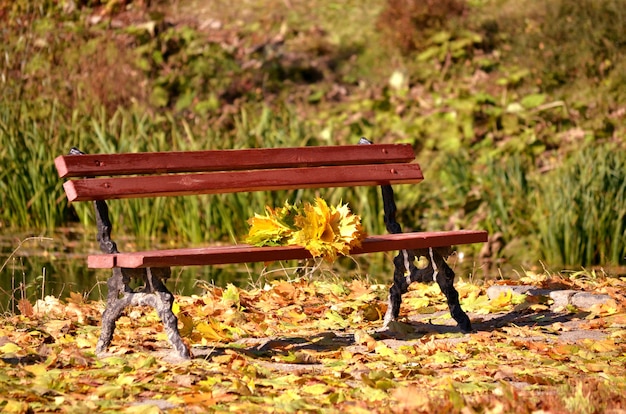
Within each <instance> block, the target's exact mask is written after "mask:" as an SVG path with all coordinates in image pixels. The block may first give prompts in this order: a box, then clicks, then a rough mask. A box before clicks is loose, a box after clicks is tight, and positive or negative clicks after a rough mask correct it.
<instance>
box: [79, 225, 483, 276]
mask: <svg viewBox="0 0 626 414" xmlns="http://www.w3.org/2000/svg"><path fill="white" fill-rule="evenodd" d="M486 241H487V232H486V231H480V230H457V231H437V232H413V233H398V234H383V235H379V236H370V237H368V238H366V239H365V240H364V241H363V242H362V245H361V247H358V248H354V249H352V250H351V251H350V254H351V255H357V254H365V253H375V252H384V251H393V250H402V249H412V250H418V249H425V248H428V247H445V246H452V245H459V244H472V243H482V242H486ZM311 257H312V256H311V253H310V252H309V251H308V250H306V249H305V248H304V247H301V246H264V247H257V246H251V245H248V244H238V245H227V246H213V247H201V248H190V249H168V250H149V251H143V252H131V253H115V254H95V255H90V256H88V259H87V262H88V266H89V267H90V268H95V269H109V268H114V267H124V268H145V267H169V266H201V265H219V264H232V263H250V262H273V261H278V260H300V259H308V258H311Z"/></svg>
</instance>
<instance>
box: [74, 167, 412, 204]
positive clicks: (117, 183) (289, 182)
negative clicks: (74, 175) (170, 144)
mask: <svg viewBox="0 0 626 414" xmlns="http://www.w3.org/2000/svg"><path fill="white" fill-rule="evenodd" d="M76 157H79V156H76ZM423 179H424V176H423V175H422V171H421V169H420V167H419V165H418V164H376V165H346V166H330V167H305V168H284V169H278V170H251V171H228V172H223V171H220V172H213V173H205V174H175V175H155V176H137V177H116V178H87V179H82V180H71V181H67V182H65V183H64V184H63V187H64V188H65V192H66V194H67V198H68V200H69V201H87V200H109V199H120V198H137V197H159V196H182V195H198V194H222V193H236V192H249V191H266V190H286V189H302V188H330V187H351V186H363V185H367V186H370V185H371V186H374V185H388V184H410V183H419V182H420V181H422V180H423Z"/></svg>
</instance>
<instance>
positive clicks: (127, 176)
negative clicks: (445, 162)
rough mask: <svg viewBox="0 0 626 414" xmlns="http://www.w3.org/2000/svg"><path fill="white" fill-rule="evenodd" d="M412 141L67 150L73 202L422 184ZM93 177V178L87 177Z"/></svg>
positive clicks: (59, 161)
mask: <svg viewBox="0 0 626 414" xmlns="http://www.w3.org/2000/svg"><path fill="white" fill-rule="evenodd" d="M414 160H415V153H414V152H413V148H412V147H411V146H410V145H409V144H372V145H341V146H320V147H299V148H259V149H240V150H211V151H186V152H156V153H132V154H131V153H129V154H97V155H93V154H85V155H65V156H60V157H57V158H56V159H55V160H54V163H55V165H56V168H57V171H58V173H59V176H60V177H62V178H74V177H80V178H76V179H71V180H68V181H66V182H65V183H64V184H63V187H64V188H65V192H66V194H67V198H68V200H69V201H87V200H108V199H119V198H137V197H158V196H180V195H194V194H221V193H235V192H248V191H265V190H285V189H304V188H330V187H351V186H363V185H389V184H409V183H418V182H420V181H422V180H423V179H424V177H423V175H422V171H421V169H420V167H419V165H418V164H416V163H413V161H414ZM83 177H89V178H83Z"/></svg>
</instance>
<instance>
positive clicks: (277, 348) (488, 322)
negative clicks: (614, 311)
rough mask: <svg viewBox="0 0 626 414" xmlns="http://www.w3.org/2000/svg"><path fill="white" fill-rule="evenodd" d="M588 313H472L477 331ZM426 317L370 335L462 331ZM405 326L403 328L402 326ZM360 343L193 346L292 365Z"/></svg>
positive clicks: (283, 340) (413, 336) (331, 339)
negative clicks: (478, 314)
mask: <svg viewBox="0 0 626 414" xmlns="http://www.w3.org/2000/svg"><path fill="white" fill-rule="evenodd" d="M588 314H589V313H588V312H579V313H560V312H553V311H549V310H548V311H543V312H509V313H505V314H498V315H495V316H493V317H491V315H480V316H477V315H470V317H471V319H472V326H473V331H472V332H474V333H476V332H492V331H495V330H498V329H501V328H503V327H507V326H517V327H540V326H549V325H552V324H554V323H566V322H570V321H572V320H575V319H584V318H585V316H587V315H588ZM427 319H428V318H423V320H417V321H416V320H410V321H407V322H398V323H397V324H398V326H399V327H400V328H398V327H396V328H395V329H396V330H395V331H394V330H393V329H392V330H386V331H375V332H370V334H371V335H372V336H373V337H374V338H375V339H376V340H385V339H393V340H397V341H407V342H410V341H412V340H417V339H422V338H424V337H428V336H430V335H438V334H452V333H459V332H460V331H459V328H458V327H457V326H456V325H452V324H449V325H448V324H434V323H431V322H429V321H428V320H427ZM402 327H404V328H402ZM354 346H359V344H357V343H356V341H355V336H354V334H353V333H350V332H343V331H327V332H320V333H317V334H314V335H311V336H291V337H290V336H283V337H276V338H249V339H244V340H241V341H239V342H237V343H234V344H230V345H223V346H215V347H210V348H209V347H207V348H194V349H193V354H194V358H198V359H208V358H213V357H216V356H220V355H225V354H226V352H236V353H239V354H242V355H246V356H248V357H252V358H255V359H258V360H264V361H268V362H269V361H271V362H276V361H280V363H284V364H289V365H303V366H305V365H307V364H308V365H315V364H317V363H318V362H317V361H316V360H315V358H314V357H313V358H312V359H311V360H307V356H306V352H307V351H311V352H332V351H337V350H340V349H346V348H349V347H354Z"/></svg>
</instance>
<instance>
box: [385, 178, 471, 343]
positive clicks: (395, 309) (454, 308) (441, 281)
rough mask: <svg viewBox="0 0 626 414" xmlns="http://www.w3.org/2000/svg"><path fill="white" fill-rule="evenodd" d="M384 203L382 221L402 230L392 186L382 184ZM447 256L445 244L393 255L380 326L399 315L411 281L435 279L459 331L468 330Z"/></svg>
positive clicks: (393, 229) (469, 329)
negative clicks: (423, 261) (421, 263)
mask: <svg viewBox="0 0 626 414" xmlns="http://www.w3.org/2000/svg"><path fill="white" fill-rule="evenodd" d="M381 189H382V195H383V205H384V210H385V225H386V227H387V231H388V232H389V233H392V234H396V233H402V228H401V226H400V224H398V222H397V221H396V203H395V201H394V195H393V189H392V188H391V186H388V185H387V186H382V187H381ZM422 256H424V257H426V258H427V259H428V266H427V267H425V268H424V269H418V268H417V267H416V266H415V258H416V257H422ZM448 256H449V249H448V248H432V247H431V248H428V249H423V250H418V251H410V250H401V251H400V252H399V253H398V255H397V256H396V257H395V258H394V260H393V263H394V267H395V270H394V274H393V284H392V285H391V288H390V289H389V307H388V308H387V313H386V314H385V318H384V322H383V329H385V328H387V326H388V325H389V323H390V322H391V321H394V320H396V319H397V318H398V315H399V314H400V304H401V303H402V295H403V294H404V293H406V292H407V290H408V288H409V285H410V284H411V283H412V282H424V283H429V282H437V284H438V285H439V287H440V288H441V292H442V293H443V294H444V295H445V297H446V300H447V302H448V308H449V309H450V315H451V316H452V318H453V319H454V320H455V321H456V322H457V324H458V325H459V328H460V329H461V331H462V332H465V333H467V332H471V331H472V324H471V322H470V319H469V317H468V316H467V314H466V313H465V312H463V309H461V304H460V303H459V293H458V292H457V291H456V289H455V288H454V276H455V275H454V271H453V270H452V269H451V268H450V266H448V264H447V263H446V261H445V258H447V257H448Z"/></svg>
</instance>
